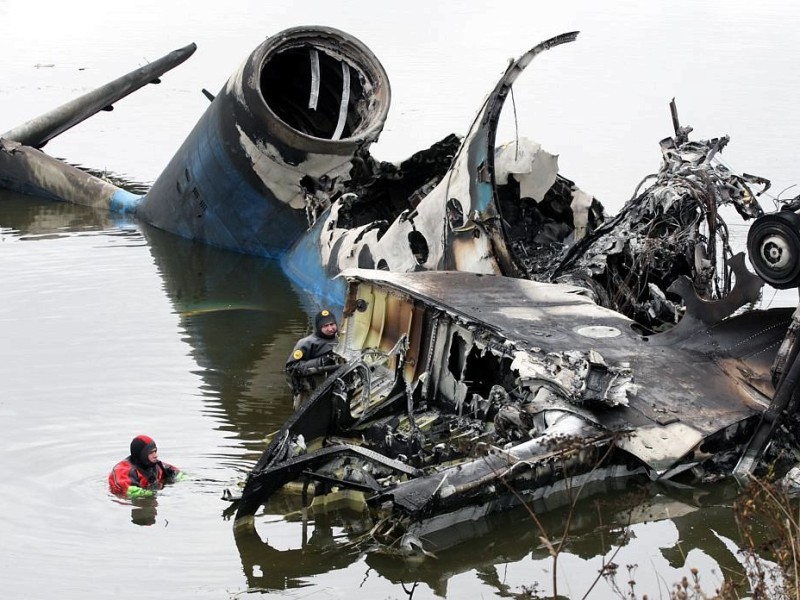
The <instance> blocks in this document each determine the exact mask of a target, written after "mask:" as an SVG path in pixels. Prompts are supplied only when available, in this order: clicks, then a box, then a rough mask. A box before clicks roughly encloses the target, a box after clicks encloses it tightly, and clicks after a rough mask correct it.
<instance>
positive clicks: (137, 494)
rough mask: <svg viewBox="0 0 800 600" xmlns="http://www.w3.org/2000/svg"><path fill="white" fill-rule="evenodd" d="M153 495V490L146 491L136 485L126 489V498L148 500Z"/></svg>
mask: <svg viewBox="0 0 800 600" xmlns="http://www.w3.org/2000/svg"><path fill="white" fill-rule="evenodd" d="M155 495H156V493H155V492H154V491H153V490H146V489H144V488H140V487H139V486H138V485H132V486H130V487H129V488H128V498H148V497H150V496H155Z"/></svg>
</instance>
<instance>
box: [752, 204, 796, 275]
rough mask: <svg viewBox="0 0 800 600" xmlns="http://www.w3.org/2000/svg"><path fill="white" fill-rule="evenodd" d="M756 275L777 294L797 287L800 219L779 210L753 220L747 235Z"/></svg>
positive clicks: (789, 212)
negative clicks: (776, 290)
mask: <svg viewBox="0 0 800 600" xmlns="http://www.w3.org/2000/svg"><path fill="white" fill-rule="evenodd" d="M747 253H748V254H749V256H750V262H751V263H752V265H753V268H754V269H755V271H756V273H757V274H758V276H759V277H761V279H763V280H764V281H766V282H767V283H768V284H769V285H771V286H772V287H774V288H777V289H779V290H786V289H789V288H793V287H798V286H800V215H798V214H797V213H795V212H793V211H789V210H782V211H779V212H775V213H770V214H768V215H764V216H762V217H759V218H758V219H756V221H755V223H753V225H752V226H751V227H750V231H748V233H747Z"/></svg>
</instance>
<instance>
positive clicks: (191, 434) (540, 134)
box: [0, 0, 800, 600]
mask: <svg viewBox="0 0 800 600" xmlns="http://www.w3.org/2000/svg"><path fill="white" fill-rule="evenodd" d="M798 17H800V8H799V7H798V6H797V5H796V4H794V3H788V2H787V3H782V2H765V3H761V4H760V5H759V8H757V9H755V8H750V6H749V5H747V4H746V3H744V2H730V0H729V1H727V2H705V3H702V6H700V3H696V2H690V1H689V0H685V1H672V2H652V3H646V4H645V3H640V2H613V3H612V2H563V3H561V6H560V7H559V8H553V7H545V5H541V6H539V3H531V2H529V1H527V2H519V3H517V2H507V3H504V2H499V3H495V5H494V6H492V7H489V6H488V5H487V4H486V3H478V2H439V3H430V2H418V1H411V2H404V3H397V4H392V5H388V6H385V7H384V6H380V5H378V4H376V3H370V2H340V3H335V4H332V3H322V2H318V1H309V2H305V3H303V4H302V6H301V7H290V6H289V4H288V3H272V2H269V3H267V2H265V3H261V2H258V3H256V2H252V3H249V2H229V3H212V2H205V1H201V2H174V3H164V2H160V3H159V2H155V1H153V0H148V1H145V2H138V3H135V5H134V4H131V5H125V6H113V5H109V4H108V3H101V2H74V3H63V2H55V1H46V2H45V1H36V0H30V1H29V2H26V3H21V2H16V1H11V0H0V22H2V23H3V24H4V42H5V43H4V52H3V61H2V65H0V77H1V78H2V79H0V81H2V85H0V121H2V122H0V131H5V130H6V129H9V128H11V127H13V126H15V125H18V124H19V123H21V122H23V121H25V120H26V119H28V118H31V117H33V116H36V115H38V114H40V113H42V112H44V111H46V110H48V109H50V108H53V107H54V106H57V105H59V104H61V103H63V102H65V101H66V100H69V99H71V98H72V97H74V96H76V95H79V94H81V93H84V92H86V91H88V90H90V89H92V88H94V87H96V86H97V85H100V84H102V83H104V82H106V81H109V80H111V79H113V78H115V77H117V76H119V75H121V74H123V73H125V72H127V71H129V70H132V69H134V68H136V67H137V66H139V65H140V64H142V63H144V62H145V61H147V60H153V59H155V58H157V57H159V56H160V55H162V54H166V53H167V52H168V51H170V50H172V49H174V48H177V47H180V46H183V45H185V44H188V43H190V42H193V41H194V42H196V43H197V44H198V51H197V53H196V54H195V56H193V57H192V58H191V59H190V60H189V61H188V62H187V63H186V64H184V65H182V66H181V67H179V68H178V69H177V70H176V71H175V72H174V73H169V74H167V75H165V76H164V77H163V78H162V79H163V82H162V84H161V85H160V86H148V88H147V89H144V90H141V91H140V92H138V93H137V94H135V95H134V96H133V97H131V98H128V99H126V100H124V101H122V102H120V103H118V105H117V106H116V107H115V110H114V111H113V112H111V113H101V114H100V115H97V116H96V117H95V118H93V119H91V120H90V121H88V122H86V123H84V124H82V125H80V126H79V127H76V128H75V129H74V130H72V131H70V132H67V133H65V134H63V136H61V137H59V138H58V139H57V140H54V141H53V142H51V143H50V144H49V145H48V146H47V148H46V150H47V151H48V152H49V153H51V154H54V155H56V156H59V157H63V158H65V159H68V160H70V161H71V162H75V163H80V164H84V165H87V166H90V167H93V168H98V169H106V170H108V171H111V172H115V173H118V174H121V175H124V176H126V177H129V178H130V179H133V180H136V181H139V182H142V183H143V184H144V185H147V183H148V182H151V181H152V180H153V179H154V178H155V177H156V175H157V174H158V172H159V170H160V168H161V167H163V166H164V165H165V164H166V162H167V161H168V159H169V158H170V156H171V155H172V153H173V152H174V150H175V149H176V148H177V147H178V145H179V143H180V141H181V140H182V139H183V136H184V135H185V134H186V133H187V132H188V130H189V129H190V128H191V126H192V125H193V124H194V122H195V120H196V119H197V118H198V117H199V115H200V114H201V112H202V110H203V108H204V106H205V104H206V103H207V101H206V100H205V99H204V97H203V95H202V94H201V93H200V90H201V89H202V88H207V89H209V90H211V91H212V92H213V91H216V89H219V87H221V86H222V85H223V83H224V81H225V80H226V79H227V77H228V75H229V74H230V73H231V72H232V71H233V70H234V69H235V68H236V67H237V66H238V64H239V63H240V62H241V60H243V59H244V57H245V56H246V55H247V54H248V53H249V52H250V51H251V50H252V49H253V48H254V47H255V46H256V45H257V44H258V43H259V42H260V41H261V40H262V39H263V38H264V36H266V35H270V34H273V33H275V32H277V31H279V30H281V29H283V28H285V27H289V26H293V25H299V24H327V25H333V26H336V27H339V28H341V29H344V30H345V31H348V32H349V33H351V34H354V35H356V36H357V37H359V38H360V39H362V40H363V41H364V42H365V43H366V44H367V45H368V46H370V47H371V48H372V49H373V51H374V52H375V54H376V55H377V56H378V58H379V59H381V61H382V62H383V64H384V66H385V67H386V70H387V72H388V75H389V78H390V80H391V82H392V88H393V106H392V109H391V111H390V117H389V121H388V122H387V126H386V129H385V132H384V134H383V136H382V138H381V141H380V142H379V143H378V144H377V146H376V147H375V154H376V155H377V156H378V157H379V158H383V159H386V160H395V159H402V158H404V157H405V156H407V155H408V154H410V153H411V152H413V151H415V150H417V149H420V148H423V147H427V146H428V145H430V144H431V143H432V142H434V141H436V140H437V139H440V138H441V137H444V135H446V134H447V133H449V132H451V131H452V132H456V133H464V131H465V130H466V127H467V125H468V123H469V121H470V119H471V118H472V116H473V114H474V111H475V110H476V109H477V107H478V104H479V102H480V101H481V99H482V98H483V96H484V94H485V93H486V92H487V91H488V90H489V89H490V87H491V86H492V85H493V82H494V80H495V78H496V77H497V76H498V75H499V74H500V73H501V72H502V70H503V69H504V68H505V64H506V61H507V59H508V58H509V57H511V56H514V55H517V54H519V53H521V52H522V51H524V50H525V49H527V48H528V47H530V46H532V45H533V44H535V43H536V42H538V41H541V40H542V39H544V38H546V37H550V36H552V35H555V34H557V33H560V32H563V31H569V30H574V29H580V30H581V31H582V34H581V37H580V38H579V40H578V41H577V42H576V43H575V44H572V45H570V46H569V47H566V48H558V49H555V50H553V51H551V52H549V53H547V54H546V55H544V56H542V57H540V58H537V60H536V61H535V63H534V64H533V65H532V66H531V67H530V69H529V71H527V72H526V73H525V74H524V75H523V77H522V78H521V79H520V82H519V85H518V88H519V89H518V90H517V91H516V92H515V100H516V106H517V113H518V124H519V130H520V134H521V135H527V136H529V137H533V138H535V139H537V140H539V141H542V142H543V143H544V144H545V146H546V147H548V149H550V150H551V151H553V152H556V153H559V154H561V155H562V159H561V166H562V171H563V172H564V174H565V175H566V176H568V177H570V178H572V179H575V180H576V181H578V183H579V185H581V186H582V187H583V188H584V189H586V190H588V191H591V192H593V193H594V194H595V195H597V196H598V197H599V198H600V199H601V200H602V201H603V202H604V203H605V204H606V206H607V207H609V208H610V209H611V210H612V211H613V210H614V208H616V207H619V206H620V205H621V204H622V202H623V201H624V200H625V199H626V198H627V197H628V196H629V195H630V194H631V192H632V190H633V189H634V188H635V187H636V185H637V184H638V183H639V181H640V180H641V179H642V178H643V177H644V176H645V175H646V174H648V173H650V172H652V171H654V170H655V169H656V168H657V167H658V161H659V154H658V140H659V139H661V138H663V137H666V136H668V135H670V134H671V122H670V118H669V112H668V102H669V100H670V99H671V98H672V97H676V98H677V102H678V108H679V111H680V114H681V118H682V120H683V122H684V123H685V124H691V125H694V126H695V131H696V133H697V134H698V135H700V136H707V137H711V136H718V135H723V134H730V135H731V144H730V147H729V149H728V150H726V156H727V158H728V161H729V162H730V163H731V166H732V168H734V169H735V170H737V171H740V172H741V171H746V172H750V173H755V174H758V175H761V176H764V177H767V178H769V179H771V180H772V181H773V189H772V190H771V192H774V193H775V195H778V194H780V193H783V196H787V195H796V194H797V193H798V191H797V190H793V189H792V188H791V186H793V185H794V183H795V182H796V180H797V175H798V168H797V164H796V157H795V150H794V147H795V145H796V140H797V139H798V138H799V137H800V119H798V118H797V116H796V112H795V110H794V106H793V104H794V98H796V92H797V91H798V90H800V71H798V70H797V69H796V64H797V60H798V58H800V50H798V48H797V47H796V45H795V44H794V39H795V33H796V27H797V23H798ZM551 54H552V56H551ZM539 63H541V64H539ZM506 112H509V113H510V111H506ZM506 116H507V115H506ZM504 127H505V128H506V129H505V132H506V133H507V134H508V133H510V135H513V132H514V121H513V119H511V118H509V119H506V121H505V124H504ZM784 190H785V191H784ZM763 201H764V206H765V207H766V208H768V209H770V208H772V204H771V201H770V200H769V198H767V197H765V198H764V199H763ZM742 231H743V230H742ZM0 282H2V283H1V284H0V439H2V440H3V444H2V451H0V498H1V499H2V501H0V502H1V504H0V506H2V513H3V518H2V519H0V540H2V544H1V545H0V547H1V548H2V549H0V580H1V581H2V582H3V584H2V587H3V592H4V595H5V596H6V597H9V598H12V597H20V598H52V597H54V596H57V597H59V598H61V599H62V600H72V599H77V598H87V597H89V598H95V597H110V596H113V597H118V598H138V597H141V596H142V595H143V594H146V595H149V596H153V597H157V598H161V597H163V598H235V597H239V596H243V595H245V594H249V593H252V594H254V595H259V594H263V595H265V596H270V595H275V596H278V595H279V596H281V597H289V598H320V599H322V598H343V597H347V598H350V599H372V598H408V597H413V598H415V599H417V600H419V599H423V598H491V597H514V595H515V594H520V593H522V592H523V591H524V590H525V589H531V588H534V587H536V589H538V590H539V591H540V592H541V593H543V594H549V593H551V591H552V579H553V565H552V562H551V560H550V559H549V558H548V555H547V551H546V549H545V548H544V547H543V545H542V544H541V542H540V540H539V535H540V532H539V531H538V530H537V528H536V527H535V526H534V524H533V523H532V521H531V519H530V517H529V516H528V515H527V514H526V513H525V511H523V510H520V511H512V512H509V513H507V514H503V515H500V516H497V517H495V518H493V519H491V520H485V521H480V522H476V523H473V524H471V526H470V527H469V528H465V529H463V530H459V531H455V532H453V540H452V546H451V548H449V549H448V550H447V551H446V552H443V553H441V554H440V555H439V556H438V557H437V558H435V559H426V560H424V561H414V562H404V561H402V560H398V559H393V558H391V557H385V556H376V555H372V554H370V555H360V554H353V553H351V552H349V551H347V550H346V549H345V548H344V547H343V545H344V544H345V543H346V541H347V540H348V539H349V536H350V534H351V533H352V524H345V523H340V522H338V521H335V520H333V521H330V522H325V523H322V522H320V523H310V524H308V526H307V527H303V525H302V524H301V523H297V522H289V521H287V520H284V519H283V518H281V517H280V516H278V515H271V514H264V515H262V516H260V517H259V519H258V526H257V530H258V535H252V534H251V535H235V534H234V531H233V528H232V523H231V521H230V520H228V519H227V517H226V516H225V514H224V511H225V509H226V508H227V506H228V505H227V503H226V502H224V501H223V500H221V495H222V492H223V490H224V489H226V488H233V487H235V486H236V484H237V483H238V482H240V481H241V480H243V478H244V477H245V475H246V473H247V471H248V470H249V468H250V467H251V466H252V465H253V464H254V462H255V460H256V459H257V457H258V456H259V454H260V452H261V450H262V449H263V445H264V444H263V438H264V436H265V435H266V434H268V433H269V432H271V431H274V430H275V429H277V428H278V427H280V425H281V424H282V423H283V421H284V420H285V419H286V417H287V416H288V415H289V414H290V412H291V400H290V394H289V391H288V389H287V387H286V384H285V382H284V379H283V373H282V367H283V363H284V361H285V359H286V356H287V355H288V353H289V351H290V350H291V347H292V345H293V344H294V341H295V340H296V339H297V338H298V337H300V336H301V335H303V334H304V333H305V332H306V329H307V326H308V314H309V313H311V312H313V311H314V309H315V303H314V299H313V298H310V297H307V296H306V295H304V294H303V293H302V292H300V291H298V290H296V289H294V288H292V286H291V285H290V284H289V283H288V281H287V280H286V279H285V278H284V276H283V274H282V272H281V270H280V268H279V267H278V266H277V265H276V264H273V263H270V262H268V261H264V260H260V259H255V258H251V257H246V256H241V255H236V254H231V253H225V252H218V251H215V250H213V249H209V248H207V247H203V246H198V245H195V244H192V243H190V242H187V241H184V240H180V239H177V238H175V237H173V236H170V235H168V234H164V233H163V232H160V231H157V230H154V229H152V228H149V227H146V226H143V225H141V224H138V223H136V222H134V221H129V220H117V219H113V218H111V217H109V216H108V215H99V214H97V213H95V212H93V211H91V210H89V209H86V208H82V207H76V206H70V205H62V204H57V203H51V202H46V201H42V200H39V199H34V198H29V197H22V196H17V195H13V194H8V193H0ZM775 301H776V299H775V298H774V297H773V296H768V297H767V296H765V302H767V303H769V302H775ZM138 433H147V434H149V435H151V436H152V437H154V438H155V439H156V440H157V441H158V443H159V450H160V454H161V457H162V458H163V459H164V460H167V461H168V462H172V463H174V464H176V465H178V466H180V467H181V468H182V469H184V470H186V471H187V472H188V473H190V474H191V478H190V479H189V480H187V481H184V482H181V483H179V484H176V485H174V486H170V487H168V488H167V489H165V490H164V491H163V492H161V493H159V495H158V498H157V502H150V503H142V504H138V505H135V504H131V503H130V502H127V501H122V500H119V499H116V498H114V497H113V496H111V495H110V494H109V493H108V490H107V485H106V476H107V474H108V471H109V469H110V468H111V467H112V466H113V464H114V463H115V462H116V461H117V460H119V459H120V458H122V457H124V456H125V455H126V454H127V446H128V444H129V442H130V439H131V438H132V437H133V436H134V435H136V434H138ZM646 492H647V498H648V500H647V501H646V502H641V501H639V500H637V499H636V498H632V497H630V495H629V493H630V490H628V491H615V490H609V491H608V493H607V494H605V495H603V496H601V497H599V498H596V499H593V500H589V501H586V502H584V503H581V504H580V505H579V512H578V515H577V516H576V517H575V529H576V535H575V537H574V538H573V539H572V540H571V542H570V544H568V546H567V547H566V549H565V551H564V554H562V556H561V557H560V559H559V563H558V569H557V576H558V591H559V592H560V593H561V594H563V595H565V596H568V597H570V598H580V597H583V596H584V594H586V592H587V591H589V590H591V592H590V593H589V597H590V598H614V597H619V596H618V595H617V593H616V592H615V591H614V589H613V587H612V585H611V584H610V583H609V582H608V581H606V580H601V581H600V582H599V583H597V585H596V586H595V587H592V585H593V582H594V580H595V579H596V577H597V573H598V570H599V569H600V568H601V566H602V564H603V561H606V562H607V561H609V560H613V562H615V563H617V564H618V565H620V575H619V577H618V583H619V584H620V585H621V586H624V585H625V582H627V581H628V579H630V578H631V575H630V574H629V573H628V571H627V569H626V566H627V565H637V566H636V568H635V569H634V572H633V579H635V580H636V582H637V590H638V592H639V593H647V594H649V595H650V597H656V595H658V594H661V595H666V594H667V590H668V589H669V588H670V587H671V585H672V584H673V583H674V582H677V581H679V580H680V579H681V577H683V576H684V575H688V573H689V569H690V568H697V569H699V571H700V575H701V581H702V582H703V584H704V587H706V589H707V590H709V591H713V589H714V588H716V587H717V586H718V585H719V582H720V581H721V579H722V577H723V574H724V573H726V572H727V570H728V569H735V568H737V566H738V557H737V547H736V544H737V542H738V536H737V532H736V529H735V525H734V523H733V519H732V514H731V511H730V505H731V503H732V501H733V499H734V498H735V495H736V493H737V488H736V486H735V485H733V484H722V485H716V486H712V487H703V488H692V489H685V488H663V489H655V488H654V489H649V490H646ZM565 519H566V514H565V512H564V510H563V509H558V508H555V509H554V510H553V511H552V512H550V513H548V514H546V515H544V516H543V520H542V524H543V526H544V527H545V529H546V530H547V532H548V534H549V535H550V536H553V537H557V535H558V533H559V532H560V531H561V528H562V527H563V523H564V521H565ZM628 522H631V523H632V525H630V527H626V524H627V523H628Z"/></svg>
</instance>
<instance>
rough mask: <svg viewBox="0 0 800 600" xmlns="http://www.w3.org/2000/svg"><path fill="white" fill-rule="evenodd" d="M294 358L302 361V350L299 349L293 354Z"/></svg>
mask: <svg viewBox="0 0 800 600" xmlns="http://www.w3.org/2000/svg"><path fill="white" fill-rule="evenodd" d="M292 358H293V359H295V360H300V359H301V358H303V351H302V350H300V348H298V349H297V350H295V351H294V352H292Z"/></svg>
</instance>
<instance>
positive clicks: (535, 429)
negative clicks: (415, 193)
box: [236, 256, 798, 551]
mask: <svg viewBox="0 0 800 600" xmlns="http://www.w3.org/2000/svg"><path fill="white" fill-rule="evenodd" d="M735 272H736V276H737V287H736V288H734V292H733V293H732V294H731V296H729V300H725V301H721V302H720V303H719V305H717V307H716V308H717V309H718V310H722V311H724V312H726V313H730V312H733V311H734V310H735V309H736V308H737V307H738V305H739V302H740V301H747V299H748V297H749V296H750V295H751V294H752V292H753V291H754V290H757V289H758V288H759V286H760V284H759V283H758V280H757V278H756V277H755V276H753V275H749V274H748V273H747V272H746V270H745V269H744V266H743V261H742V257H741V256H740V257H739V258H738V259H737V260H736V261H735ZM344 277H345V279H346V280H347V282H348V292H347V298H346V304H345V308H344V317H343V333H342V334H341V337H342V339H341V341H340V344H339V347H338V348H337V354H338V355H339V357H340V360H341V361H342V364H341V366H339V368H338V370H337V371H336V372H335V373H334V374H333V375H331V376H330V377H329V378H328V379H326V380H325V382H324V383H323V384H322V385H320V386H319V387H318V388H317V389H316V391H315V392H314V393H313V394H312V395H311V396H310V397H309V398H308V400H307V401H306V402H305V403H304V404H302V405H301V406H300V408H299V409H298V410H297V411H296V412H295V413H294V414H293V415H292V416H291V417H290V418H289V419H288V421H287V422H286V424H285V425H284V426H283V428H282V429H281V430H280V431H279V432H277V433H276V434H275V435H274V437H273V439H272V441H271V442H270V444H269V446H268V448H267V450H266V451H265V452H264V454H263V456H262V457H261V459H260V460H259V461H258V463H257V464H256V466H255V467H254V468H253V470H252V471H251V473H250V475H249V476H248V479H247V482H246V484H245V487H244V490H243V493H242V496H241V498H240V500H239V503H238V508H237V513H236V516H237V523H238V524H239V526H240V527H248V526H249V524H251V523H252V516H253V515H254V514H255V513H256V512H257V510H258V509H259V507H260V506H261V505H262V504H264V503H265V502H268V501H269V500H270V498H272V497H273V496H274V495H275V494H276V493H277V492H279V490H284V492H286V490H288V489H290V488H287V487H286V486H287V484H290V483H291V482H298V483H299V484H302V486H303V487H302V491H301V489H300V488H299V487H298V488H295V491H296V493H298V494H300V493H302V494H304V495H306V494H308V489H309V486H312V488H313V493H314V496H315V497H314V500H313V502H310V503H309V502H308V501H307V499H304V501H303V502H304V504H305V505H307V504H310V505H311V507H312V508H313V509H321V510H325V506H326V504H333V503H334V498H336V497H337V496H342V495H344V496H346V497H347V498H348V499H349V500H350V501H351V502H352V500H353V496H354V495H357V496H358V497H359V498H360V499H361V503H362V504H361V507H362V510H363V509H365V508H367V507H369V508H370V509H371V510H372V511H374V515H375V519H376V526H375V527H374V528H373V530H372V531H371V532H370V538H371V541H372V542H375V541H377V542H380V543H381V544H388V545H391V546H394V547H397V545H398V544H399V545H400V547H405V548H406V549H408V550H409V551H413V550H414V548H413V546H414V545H415V544H416V545H420V546H421V547H422V549H423V550H435V547H430V546H426V545H425V543H424V542H421V541H420V540H423V539H424V540H431V539H432V536H433V537H435V534H436V532H437V531H439V530H442V529H445V528H447V527H450V526H452V525H455V524H457V523H460V522H463V521H468V520H471V519H475V518H479V517H481V516H484V515H486V514H489V513H492V512H495V511H498V510H502V509H505V508H508V507H510V506H513V505H516V504H519V503H521V502H529V503H531V504H532V505H533V507H534V508H535V509H540V508H542V507H549V508H552V507H553V506H557V505H558V503H559V501H561V502H565V501H566V500H567V499H568V498H571V497H574V496H575V494H576V493H577V491H576V490H577V489H578V488H582V490H583V492H584V493H585V494H588V493H589V492H591V491H592V490H593V489H596V488H600V489H607V487H608V485H609V482H611V481H613V480H624V479H627V478H631V477H635V476H639V477H642V478H644V479H645V480H647V479H652V480H669V479H674V478H679V477H681V476H683V477H686V476H691V477H694V478H697V477H700V478H706V479H708V478H715V477H719V476H720V475H723V474H728V473H730V472H731V471H732V470H733V469H734V467H735V466H736V464H737V462H741V461H740V459H741V457H742V455H743V454H745V455H747V456H751V457H752V456H755V454H753V453H752V450H753V448H749V447H748V443H749V442H750V441H751V440H752V439H754V433H756V434H757V435H758V432H763V431H766V430H765V427H767V428H769V426H770V425H769V424H767V425H765V424H763V423H762V424H760V423H759V419H760V416H761V414H762V413H763V412H764V410H765V409H766V408H767V407H768V406H769V405H770V399H771V397H772V392H773V385H772V374H771V367H772V365H773V363H774V358H775V356H776V347H777V346H779V345H780V344H781V340H783V339H784V334H785V333H786V330H787V325H788V324H789V323H790V322H792V309H789V308H784V309H773V310H769V311H750V312H747V313H745V314H741V315H739V316H728V317H727V318H724V319H722V320H721V321H719V322H714V323H713V324H708V323H704V322H703V320H702V319H704V318H705V317H706V316H707V314H706V313H704V312H703V311H702V310H701V311H700V312H699V313H697V314H693V312H694V309H695V307H696V306H697V304H696V303H693V302H689V303H688V304H689V307H690V312H689V313H688V314H687V316H686V317H684V319H685V320H684V321H682V323H691V326H689V327H676V328H673V329H672V330H671V331H669V332H667V333H661V334H656V335H649V336H648V335H642V333H641V330H640V327H639V326H637V324H636V323H635V322H634V321H632V320H631V319H629V318H627V317H625V316H624V315H622V314H620V313H618V312H615V311H612V310H610V309H607V308H603V307H601V306H598V305H597V304H596V303H595V302H594V301H593V300H592V299H591V298H590V295H591V294H590V293H589V292H588V290H587V289H586V288H583V287H576V286H568V285H564V284H549V283H539V282H533V281H528V280H523V279H514V278H508V277H499V276H494V275H481V274H474V273H463V272H440V273H433V272H427V273H426V272H420V273H389V272H382V271H377V270H352V271H348V272H346V273H345V274H344ZM740 286H743V287H740ZM746 288H750V289H749V291H748V290H747V289H746ZM735 298H738V300H735ZM795 326H796V321H795ZM795 363H796V361H795ZM791 370H792V374H789V377H790V378H794V381H796V377H797V371H798V368H797V366H796V364H795V366H793V367H792V369H791ZM790 385H792V386H793V385H794V384H790ZM768 433H769V432H768ZM757 435H756V437H757ZM748 451H751V453H750V454H747V453H748ZM758 455H759V456H760V452H759V453H758ZM417 550H418V549H417Z"/></svg>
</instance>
